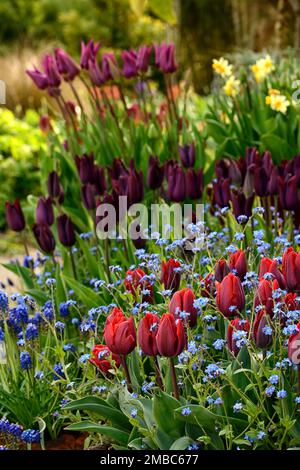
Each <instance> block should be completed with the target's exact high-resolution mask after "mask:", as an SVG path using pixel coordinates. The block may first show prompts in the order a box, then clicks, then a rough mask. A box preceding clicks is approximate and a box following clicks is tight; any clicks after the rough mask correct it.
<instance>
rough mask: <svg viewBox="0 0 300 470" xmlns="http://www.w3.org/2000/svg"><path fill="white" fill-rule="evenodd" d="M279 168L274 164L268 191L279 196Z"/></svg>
mask: <svg viewBox="0 0 300 470" xmlns="http://www.w3.org/2000/svg"><path fill="white" fill-rule="evenodd" d="M278 175H279V174H278V168H277V166H274V168H273V169H272V171H271V173H269V183H268V193H269V194H270V195H271V196H277V195H278V192H279V185H278Z"/></svg>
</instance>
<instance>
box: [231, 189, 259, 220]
mask: <svg viewBox="0 0 300 470" xmlns="http://www.w3.org/2000/svg"><path fill="white" fill-rule="evenodd" d="M231 201H232V209H233V213H234V215H235V217H236V219H238V217H239V216H241V215H245V216H247V217H248V218H249V217H250V216H251V213H252V206H253V201H254V195H253V196H251V197H249V198H246V196H245V194H244V193H243V192H242V191H241V190H239V191H237V190H234V191H231Z"/></svg>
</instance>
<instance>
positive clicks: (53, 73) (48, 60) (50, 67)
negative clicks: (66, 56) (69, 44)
mask: <svg viewBox="0 0 300 470" xmlns="http://www.w3.org/2000/svg"><path fill="white" fill-rule="evenodd" d="M42 63H43V67H44V70H45V73H46V75H47V78H48V83H49V86H50V87H53V88H58V87H59V85H60V84H61V79H60V75H59V72H58V70H57V66H56V63H55V60H54V58H53V57H52V56H51V55H50V54H46V55H45V57H44V59H43V62H42Z"/></svg>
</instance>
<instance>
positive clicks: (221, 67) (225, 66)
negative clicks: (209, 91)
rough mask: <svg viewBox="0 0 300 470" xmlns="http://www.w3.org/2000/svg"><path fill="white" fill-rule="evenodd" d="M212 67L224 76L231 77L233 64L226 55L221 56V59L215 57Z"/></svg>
mask: <svg viewBox="0 0 300 470" xmlns="http://www.w3.org/2000/svg"><path fill="white" fill-rule="evenodd" d="M212 67H213V69H214V71H215V72H216V73H217V74H218V75H221V77H223V78H224V77H230V75H231V74H232V65H231V64H229V62H228V60H227V59H224V57H221V58H220V59H219V60H218V59H214V60H213V66H212Z"/></svg>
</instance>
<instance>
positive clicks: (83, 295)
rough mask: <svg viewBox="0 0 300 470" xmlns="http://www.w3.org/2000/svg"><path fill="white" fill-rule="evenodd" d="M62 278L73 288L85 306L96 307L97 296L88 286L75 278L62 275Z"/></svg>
mask: <svg viewBox="0 0 300 470" xmlns="http://www.w3.org/2000/svg"><path fill="white" fill-rule="evenodd" d="M63 279H64V280H65V281H66V283H67V284H68V286H69V287H70V288H71V289H73V290H74V292H75V294H76V295H77V296H78V297H79V299H80V300H81V301H82V302H83V303H84V305H85V307H86V308H93V307H98V306H99V304H100V299H99V296H98V295H97V294H96V293H95V292H94V291H93V290H92V289H90V288H89V287H86V286H84V285H83V284H81V283H80V282H78V281H76V280H75V279H73V278H71V277H68V276H65V275H63Z"/></svg>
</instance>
